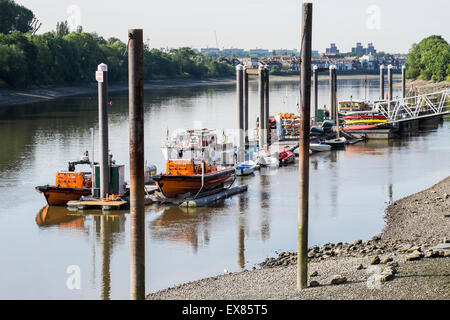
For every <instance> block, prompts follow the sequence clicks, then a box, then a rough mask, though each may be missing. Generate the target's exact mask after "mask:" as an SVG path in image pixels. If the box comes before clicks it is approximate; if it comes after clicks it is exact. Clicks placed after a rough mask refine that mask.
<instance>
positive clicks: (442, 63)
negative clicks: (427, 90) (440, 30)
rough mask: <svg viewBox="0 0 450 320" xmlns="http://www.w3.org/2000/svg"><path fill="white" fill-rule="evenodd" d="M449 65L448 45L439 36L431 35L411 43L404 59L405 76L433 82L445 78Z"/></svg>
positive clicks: (449, 47)
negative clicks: (405, 59)
mask: <svg viewBox="0 0 450 320" xmlns="http://www.w3.org/2000/svg"><path fill="white" fill-rule="evenodd" d="M449 65H450V45H449V44H448V43H447V41H445V39H444V38H442V37H441V36H437V35H433V36H430V37H427V38H425V39H423V40H422V41H420V42H419V43H418V44H413V45H412V48H411V50H410V51H409V54H408V59H407V61H406V68H407V69H406V76H407V77H408V78H413V79H416V78H421V79H424V80H432V81H434V82H437V81H442V80H444V79H446V78H447V77H448V76H449V75H450V73H449V71H450V70H449V69H450V67H449Z"/></svg>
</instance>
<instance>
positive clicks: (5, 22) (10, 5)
mask: <svg viewBox="0 0 450 320" xmlns="http://www.w3.org/2000/svg"><path fill="white" fill-rule="evenodd" d="M33 18H34V14H33V12H32V11H31V10H29V9H27V8H25V7H24V6H21V5H18V4H16V3H15V2H14V1H12V0H0V33H10V32H11V31H14V30H17V31H20V32H24V33H25V32H28V31H30V30H31V29H32V28H31V26H30V24H31V22H32V20H33Z"/></svg>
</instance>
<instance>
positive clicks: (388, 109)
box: [374, 88, 450, 123]
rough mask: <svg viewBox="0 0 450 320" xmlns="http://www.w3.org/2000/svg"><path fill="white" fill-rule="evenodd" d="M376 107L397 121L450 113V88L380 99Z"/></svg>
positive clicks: (390, 119)
mask: <svg viewBox="0 0 450 320" xmlns="http://www.w3.org/2000/svg"><path fill="white" fill-rule="evenodd" d="M374 109H375V110H376V111H377V112H379V113H381V114H383V115H384V116H386V118H387V119H388V121H389V122H391V123H396V122H401V121H409V120H414V119H419V118H426V117H434V116H439V115H445V114H450V88H446V89H444V90H441V91H437V92H432V93H427V94H421V95H417V96H412V97H405V98H400V99H393V100H390V101H389V100H386V101H379V102H376V103H375V104H374Z"/></svg>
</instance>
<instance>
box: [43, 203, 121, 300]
mask: <svg viewBox="0 0 450 320" xmlns="http://www.w3.org/2000/svg"><path fill="white" fill-rule="evenodd" d="M35 221H36V224H37V225H38V226H39V227H41V228H46V227H55V226H56V227H57V228H58V229H62V230H66V231H67V230H74V229H77V230H81V231H83V233H84V234H86V235H87V236H88V237H89V236H90V238H91V241H92V265H93V268H92V270H93V275H92V282H93V284H94V286H95V278H96V248H97V244H98V243H99V246H100V254H101V282H102V285H101V293H100V298H101V299H102V300H109V299H110V298H111V270H110V265H111V255H112V253H113V249H114V245H115V244H116V243H117V242H118V241H120V239H121V237H118V236H116V234H124V232H125V221H126V218H125V215H124V214H123V213H119V214H114V215H113V214H108V215H105V214H103V212H102V211H101V210H91V211H89V214H85V213H79V212H73V211H70V210H68V209H67V208H66V207H57V206H48V205H47V206H45V207H43V208H42V209H41V210H39V212H38V214H37V215H36V218H35Z"/></svg>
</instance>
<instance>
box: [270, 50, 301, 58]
mask: <svg viewBox="0 0 450 320" xmlns="http://www.w3.org/2000/svg"><path fill="white" fill-rule="evenodd" d="M272 54H273V55H274V56H295V57H297V56H298V55H299V52H298V50H297V49H292V50H291V49H274V50H273V51H272Z"/></svg>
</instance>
